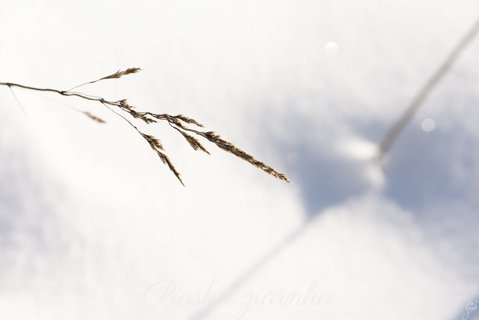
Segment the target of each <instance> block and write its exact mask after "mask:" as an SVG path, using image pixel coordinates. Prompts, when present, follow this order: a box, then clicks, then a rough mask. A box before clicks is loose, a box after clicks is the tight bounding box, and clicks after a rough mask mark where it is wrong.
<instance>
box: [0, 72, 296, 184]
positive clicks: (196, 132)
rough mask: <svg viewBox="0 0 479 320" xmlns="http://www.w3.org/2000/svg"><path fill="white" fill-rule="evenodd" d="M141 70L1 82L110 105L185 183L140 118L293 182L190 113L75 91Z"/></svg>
mask: <svg viewBox="0 0 479 320" xmlns="http://www.w3.org/2000/svg"><path fill="white" fill-rule="evenodd" d="M139 71H141V69H140V68H128V69H126V70H119V71H117V72H115V73H113V74H110V75H108V76H105V77H101V78H99V79H97V80H93V81H89V82H85V83H83V84H80V85H78V86H75V87H73V88H71V89H69V90H66V91H63V90H57V89H50V88H38V87H31V86H26V85H22V84H18V83H12V82H0V86H6V87H8V88H10V89H11V88H13V87H15V88H21V89H25V90H32V91H42V92H49V93H54V94H58V95H61V96H65V97H77V98H80V99H84V100H88V101H93V102H97V103H100V104H102V105H103V106H105V107H107V108H108V109H109V110H110V111H112V112H113V113H114V114H116V115H117V116H119V117H121V118H122V119H123V120H125V121H126V122H127V123H128V124H129V125H130V126H131V127H132V128H133V129H134V130H135V131H136V132H137V133H138V134H139V135H140V136H141V137H142V138H143V140H144V141H146V142H147V143H148V144H149V146H150V147H151V149H153V151H154V152H155V153H156V154H157V155H158V157H159V158H160V159H161V161H162V162H163V163H164V164H165V165H167V166H168V168H169V169H170V170H171V172H172V173H173V174H174V175H175V176H176V178H178V180H179V181H180V182H181V183H182V184H183V181H182V179H181V177H180V173H179V172H178V170H177V169H176V167H175V166H174V165H173V163H172V162H171V160H170V158H169V157H168V155H167V154H166V151H165V149H164V147H163V145H162V144H161V142H160V140H159V139H158V137H155V136H153V135H150V134H146V133H144V132H143V131H142V130H141V129H139V127H138V122H144V123H146V124H148V125H153V124H158V123H160V122H166V123H168V125H169V126H170V127H171V128H173V129H174V130H176V131H177V132H178V133H180V134H181V135H182V136H183V137H184V138H185V139H186V141H187V142H188V144H189V145H190V146H191V147H192V148H193V150H198V151H202V152H205V153H207V154H209V152H208V150H207V149H206V148H205V147H204V146H203V144H202V143H201V142H200V139H204V140H206V141H208V142H210V143H212V144H214V145H216V146H217V147H219V148H221V149H222V150H224V151H226V152H229V153H231V154H233V155H235V156H237V157H239V158H241V159H243V160H245V161H247V162H249V163H250V164H252V165H253V166H255V167H257V168H259V169H261V170H263V171H264V172H266V173H267V174H270V175H272V176H274V177H276V178H278V179H280V180H283V181H286V182H289V180H288V178H287V177H286V175H284V174H283V173H281V172H278V171H277V170H275V169H274V168H272V167H270V166H269V165H267V164H265V163H264V162H261V161H259V160H257V159H256V158H255V157H254V156H252V155H251V154H249V153H247V152H245V151H243V150H241V149H240V148H238V147H236V146H235V145H234V144H232V143H231V142H228V141H226V140H224V139H222V138H221V137H220V136H219V135H218V134H216V133H215V132H213V131H207V130H204V126H203V125H202V124H201V123H199V122H198V121H196V120H195V119H192V118H190V117H187V116H184V115H181V114H179V115H170V114H166V113H153V112H149V111H141V110H138V109H137V108H135V107H134V106H132V105H130V104H129V103H128V101H127V100H126V99H121V100H116V101H112V100H107V99H104V98H102V97H96V96H91V95H89V94H86V93H83V92H78V91H73V90H75V89H77V88H79V87H82V86H85V85H89V84H93V83H96V82H99V81H104V80H109V79H119V78H121V77H123V76H127V75H130V74H134V73H137V72H139ZM81 112H82V113H83V114H84V115H86V116H87V117H88V118H90V119H91V120H93V121H95V122H98V123H105V121H104V120H103V119H101V118H99V117H97V116H96V115H94V114H92V113H90V112H87V111H81Z"/></svg>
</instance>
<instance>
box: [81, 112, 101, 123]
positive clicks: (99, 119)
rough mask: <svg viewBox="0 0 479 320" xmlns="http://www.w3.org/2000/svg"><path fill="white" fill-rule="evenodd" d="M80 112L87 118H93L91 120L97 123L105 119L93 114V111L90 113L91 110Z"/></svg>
mask: <svg viewBox="0 0 479 320" xmlns="http://www.w3.org/2000/svg"><path fill="white" fill-rule="evenodd" d="M82 113H83V114H84V115H86V116H87V117H88V118H90V119H91V120H93V121H95V122H97V123H106V121H105V120H103V119H102V118H100V117H97V116H95V115H94V114H93V113H91V112H88V111H82Z"/></svg>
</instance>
